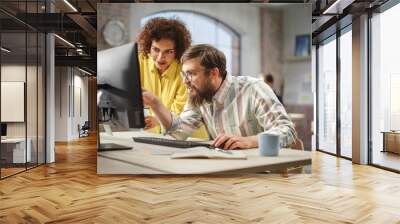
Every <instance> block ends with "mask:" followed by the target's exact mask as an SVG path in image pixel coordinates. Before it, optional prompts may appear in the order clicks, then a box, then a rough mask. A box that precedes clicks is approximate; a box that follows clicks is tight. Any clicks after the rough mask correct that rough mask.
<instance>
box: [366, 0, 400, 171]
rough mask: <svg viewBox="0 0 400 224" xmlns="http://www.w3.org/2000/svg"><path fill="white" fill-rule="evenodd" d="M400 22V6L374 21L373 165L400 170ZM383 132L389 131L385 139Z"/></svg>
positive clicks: (375, 18) (372, 83) (377, 16)
mask: <svg viewBox="0 0 400 224" xmlns="http://www.w3.org/2000/svg"><path fill="white" fill-rule="evenodd" d="M399 21H400V4H397V5H396V6H394V7H392V8H390V9H388V10H387V11H384V12H383V13H381V14H377V15H375V16H374V17H373V18H372V21H371V22H372V37H371V40H372V49H371V50H372V52H373V53H372V78H371V79H372V80H371V88H372V100H371V109H372V111H371V116H372V117H371V120H372V125H371V128H372V130H371V133H372V163H373V164H377V165H381V166H384V167H388V168H392V169H396V170H400V156H399V154H396V153H400V132H399V131H400V111H399V107H400V105H399V102H400V101H399V99H398V98H399V95H400V63H399V57H398V54H399V52H400V42H399V40H400V32H399V31H398V29H396V28H395V27H398V23H399ZM391 131H393V132H394V133H391ZM396 131H397V132H396ZM382 132H389V133H388V134H387V137H388V138H387V139H386V140H384V139H383V138H384V136H383V133H382ZM384 142H385V145H384ZM382 150H384V152H382ZM393 152H396V153H393Z"/></svg>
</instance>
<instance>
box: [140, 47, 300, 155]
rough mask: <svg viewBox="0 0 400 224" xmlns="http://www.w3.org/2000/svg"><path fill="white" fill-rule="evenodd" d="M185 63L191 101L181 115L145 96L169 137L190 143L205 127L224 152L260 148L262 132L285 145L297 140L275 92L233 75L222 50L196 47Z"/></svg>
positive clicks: (184, 59) (183, 65) (157, 100)
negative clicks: (190, 138) (198, 129)
mask: <svg viewBox="0 0 400 224" xmlns="http://www.w3.org/2000/svg"><path fill="white" fill-rule="evenodd" d="M181 63H182V76H183V79H184V82H185V84H186V87H187V89H188V92H189V102H188V103H187V104H186V106H185V110H184V112H182V113H181V114H180V116H177V115H176V114H174V113H171V112H170V111H169V110H168V109H167V108H166V107H164V106H163V105H162V103H160V100H159V99H158V98H157V97H156V96H154V95H153V94H152V93H150V92H148V91H143V100H144V103H145V104H147V105H149V106H150V107H151V108H152V110H153V111H154V113H155V114H156V116H157V117H158V119H159V121H160V123H161V124H162V125H163V126H164V128H165V130H166V133H167V134H169V135H171V136H173V137H175V138H176V139H186V138H187V137H188V136H189V135H190V133H191V132H192V131H193V130H195V129H196V128H197V127H199V126H201V125H202V124H204V125H205V126H206V128H207V130H208V134H209V136H210V137H211V138H212V139H214V142H213V145H214V146H215V147H220V148H224V149H246V148H255V147H258V142H257V134H258V133H261V132H267V133H274V134H278V135H279V136H280V140H281V145H282V146H288V145H289V144H290V143H292V142H293V141H294V139H295V138H296V131H295V130H294V127H293V123H292V122H291V121H290V119H289V117H288V115H287V113H286V111H285V109H284V107H283V106H282V104H281V103H280V102H279V100H278V99H277V97H276V96H275V94H274V92H273V91H272V89H271V88H270V87H269V86H268V85H267V84H265V83H264V82H260V80H259V79H255V78H251V77H246V76H240V77H233V76H230V75H228V74H227V72H226V59H225V55H224V54H223V53H222V52H221V51H219V50H218V49H216V48H214V47H212V46H210V45H206V44H200V45H194V46H191V47H189V48H188V49H187V50H186V51H185V52H184V54H183V55H182V58H181Z"/></svg>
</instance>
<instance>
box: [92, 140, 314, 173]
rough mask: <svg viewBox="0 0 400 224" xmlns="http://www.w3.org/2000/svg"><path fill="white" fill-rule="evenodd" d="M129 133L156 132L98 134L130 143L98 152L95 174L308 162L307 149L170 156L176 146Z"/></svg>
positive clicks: (240, 169)
mask: <svg viewBox="0 0 400 224" xmlns="http://www.w3.org/2000/svg"><path fill="white" fill-rule="evenodd" d="M133 136H156V137H160V135H154V134H150V133H146V132H114V136H109V135H106V134H104V133H101V134H100V141H101V143H116V144H122V145H126V146H132V147H133V149H132V150H121V151H107V152H98V154H97V155H98V157H97V158H98V159H97V172H98V173H99V174H219V173H234V174H238V173H257V172H264V171H266V170H270V171H274V170H281V169H284V168H288V167H297V166H304V165H309V164H311V155H310V152H307V151H300V150H292V149H282V150H281V151H280V154H279V156H278V157H260V156H258V149H248V150H242V151H243V152H244V153H245V154H246V155H247V159H246V160H224V159H171V158H170V155H171V154H172V153H174V152H176V151H177V150H185V149H176V148H171V147H166V146H157V145H149V144H143V143H137V142H134V141H133V140H132V137H133Z"/></svg>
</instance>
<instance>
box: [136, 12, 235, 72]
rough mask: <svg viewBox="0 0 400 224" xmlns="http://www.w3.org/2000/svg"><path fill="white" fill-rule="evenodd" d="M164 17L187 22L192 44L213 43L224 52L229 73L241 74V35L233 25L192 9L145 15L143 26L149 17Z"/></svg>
mask: <svg viewBox="0 0 400 224" xmlns="http://www.w3.org/2000/svg"><path fill="white" fill-rule="evenodd" d="M154 17H164V18H170V19H178V20H180V21H182V22H184V23H185V25H186V26H187V28H188V29H189V31H190V33H191V34H192V44H211V45H213V46H214V47H216V48H218V49H219V50H221V51H222V52H224V54H225V56H226V68H227V71H228V74H231V75H235V76H237V75H239V71H240V36H239V34H238V33H237V32H235V31H234V30H233V29H232V28H231V27H229V26H227V25H226V24H224V23H222V22H221V21H219V20H217V19H215V18H212V17H210V16H207V15H204V14H199V13H197V12H191V11H175V10H174V11H162V12H158V13H154V14H151V15H149V16H146V17H144V18H143V19H142V20H141V21H140V22H141V26H143V25H144V24H145V23H146V22H147V21H148V20H149V19H151V18H154Z"/></svg>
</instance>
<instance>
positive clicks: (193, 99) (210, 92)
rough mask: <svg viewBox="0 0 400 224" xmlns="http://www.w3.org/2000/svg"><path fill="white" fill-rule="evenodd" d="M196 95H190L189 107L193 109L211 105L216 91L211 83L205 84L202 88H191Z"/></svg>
mask: <svg viewBox="0 0 400 224" xmlns="http://www.w3.org/2000/svg"><path fill="white" fill-rule="evenodd" d="M191 88H192V91H194V92H195V94H194V95H189V105H190V106H192V107H199V106H200V105H202V104H203V103H205V102H206V103H211V102H212V98H213V96H214V89H213V87H212V85H211V83H209V82H204V83H203V84H202V85H201V86H200V88H196V87H194V86H191Z"/></svg>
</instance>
